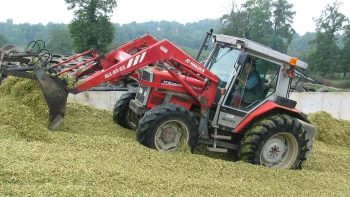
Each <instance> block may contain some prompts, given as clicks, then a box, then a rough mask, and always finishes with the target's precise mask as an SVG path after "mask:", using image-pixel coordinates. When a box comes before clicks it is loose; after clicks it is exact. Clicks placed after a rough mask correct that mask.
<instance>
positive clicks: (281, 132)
mask: <svg viewBox="0 0 350 197" xmlns="http://www.w3.org/2000/svg"><path fill="white" fill-rule="evenodd" d="M306 145H307V139H306V132H305V131H304V130H303V127H302V125H301V123H300V122H299V121H298V119H296V118H294V117H291V116H289V115H286V114H282V115H281V114H279V115H273V116H268V117H267V118H264V119H262V120H260V121H258V122H256V123H255V124H253V126H252V127H251V128H250V129H249V130H248V131H247V132H246V133H245V135H244V138H243V140H242V142H241V146H240V150H239V153H238V157H239V158H240V159H241V160H243V161H246V162H248V163H252V164H257V165H264V166H267V167H270V168H279V169H289V168H291V169H301V166H302V163H303V161H305V160H306V152H307V150H308V149H307V147H306Z"/></svg>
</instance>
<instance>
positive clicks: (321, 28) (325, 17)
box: [309, 1, 347, 77]
mask: <svg viewBox="0 0 350 197" xmlns="http://www.w3.org/2000/svg"><path fill="white" fill-rule="evenodd" d="M340 5H341V3H339V2H337V1H336V2H334V3H331V4H328V5H327V6H326V8H325V10H323V11H322V13H321V16H320V17H319V18H317V19H315V20H314V21H315V22H316V30H317V33H316V38H315V40H313V41H312V42H311V45H312V49H311V52H310V55H309V61H310V63H311V65H312V66H311V69H312V70H313V71H316V72H319V73H321V74H322V76H323V77H324V76H325V75H326V74H327V73H329V72H335V71H336V70H337V65H338V63H339V47H338V46H337V44H336V43H337V38H336V36H335V34H336V33H337V32H339V31H341V30H343V29H344V28H345V23H346V21H347V18H346V17H345V16H344V14H342V13H340V12H339V11H338V9H339V6H340Z"/></svg>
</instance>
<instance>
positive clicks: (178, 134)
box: [137, 103, 198, 152]
mask: <svg viewBox="0 0 350 197" xmlns="http://www.w3.org/2000/svg"><path fill="white" fill-rule="evenodd" d="M137 140H138V141H139V142H140V143H141V144H143V145H144V146H147V147H149V148H153V149H156V150H158V151H164V152H173V151H176V150H179V149H187V148H190V150H191V152H193V149H194V148H195V146H196V145H197V142H198V126H197V120H196V119H195V118H194V116H193V114H192V113H191V112H190V111H188V110H187V109H185V108H184V107H182V106H179V105H175V104H171V103H169V104H165V105H160V106H157V107H155V108H153V109H151V110H149V111H148V112H146V113H145V115H144V117H143V118H142V119H141V121H140V125H139V128H138V130H137Z"/></svg>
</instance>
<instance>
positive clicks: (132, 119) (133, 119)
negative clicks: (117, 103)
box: [126, 109, 139, 130]
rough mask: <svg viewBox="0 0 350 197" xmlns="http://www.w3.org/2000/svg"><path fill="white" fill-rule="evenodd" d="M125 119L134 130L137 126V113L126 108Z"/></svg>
mask: <svg viewBox="0 0 350 197" xmlns="http://www.w3.org/2000/svg"><path fill="white" fill-rule="evenodd" d="M126 120H127V122H128V124H129V126H130V129H132V130H136V129H137V126H138V122H139V119H138V115H137V114H135V113H134V112H133V111H131V109H128V111H127V114H126Z"/></svg>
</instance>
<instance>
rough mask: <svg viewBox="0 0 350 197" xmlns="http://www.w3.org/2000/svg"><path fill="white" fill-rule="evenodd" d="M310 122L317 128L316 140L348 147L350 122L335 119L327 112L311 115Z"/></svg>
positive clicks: (349, 144) (349, 145) (349, 142)
mask: <svg viewBox="0 0 350 197" xmlns="http://www.w3.org/2000/svg"><path fill="white" fill-rule="evenodd" d="M310 120H311V122H312V123H313V124H314V125H315V126H316V127H317V136H316V139H317V140H319V141H322V142H324V143H327V144H331V145H338V146H347V147H350V121H346V120H339V119H335V118H333V117H332V115H330V114H329V113H327V112H317V113H313V114H311V115H310Z"/></svg>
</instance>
